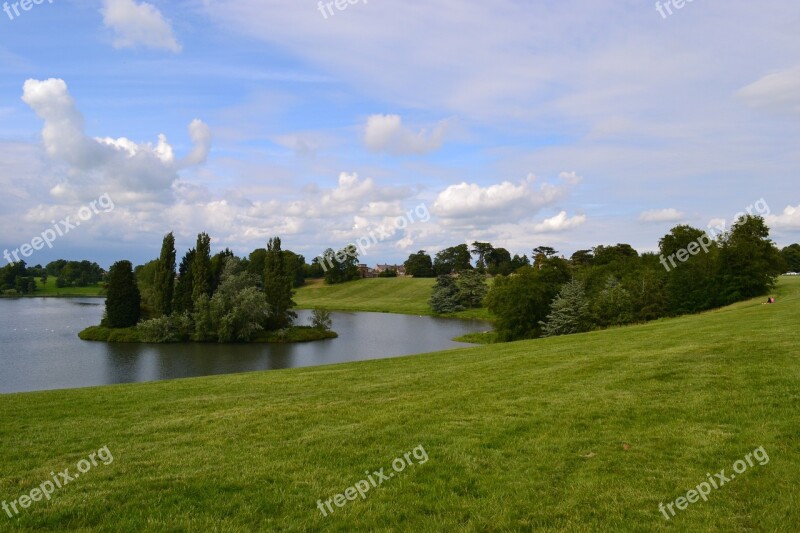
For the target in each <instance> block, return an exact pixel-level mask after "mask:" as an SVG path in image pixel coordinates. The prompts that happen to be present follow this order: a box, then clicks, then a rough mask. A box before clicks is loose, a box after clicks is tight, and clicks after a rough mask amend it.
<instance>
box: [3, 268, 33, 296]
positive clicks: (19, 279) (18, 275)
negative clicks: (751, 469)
mask: <svg viewBox="0 0 800 533" xmlns="http://www.w3.org/2000/svg"><path fill="white" fill-rule="evenodd" d="M30 270H31V269H29V268H27V267H26V266H25V261H19V262H17V263H8V264H7V265H5V266H3V267H2V268H0V292H2V293H3V294H5V295H7V296H17V295H20V294H31V293H33V292H34V291H35V290H36V278H35V277H34V276H33V274H32V273H31V272H30Z"/></svg>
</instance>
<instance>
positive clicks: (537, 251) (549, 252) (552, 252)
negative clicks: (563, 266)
mask: <svg viewBox="0 0 800 533" xmlns="http://www.w3.org/2000/svg"><path fill="white" fill-rule="evenodd" d="M532 255H533V257H536V256H538V255H543V256H545V257H546V258H548V259H549V258H551V257H555V256H556V255H558V250H556V249H555V248H551V247H549V246H537V247H536V248H534V249H533V254H532Z"/></svg>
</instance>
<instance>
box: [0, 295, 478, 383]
mask: <svg viewBox="0 0 800 533" xmlns="http://www.w3.org/2000/svg"><path fill="white" fill-rule="evenodd" d="M103 308H104V301H103V300H102V299H93V298H85V299H84V298H68V299H67V298H61V299H56V298H22V299H0V393H9V392H25V391H36V390H47V389H64V388H75V387H88V386H94V385H112V384H115V383H135V382H142V381H157V380H163V379H174V378H185V377H194V376H208V375H214V374H232V373H236V372H250V371H255V370H271V369H278V368H294V367H302V366H316V365H327V364H332V363H342V362H347V361H362V360H366V359H383V358H387V357H396V356H400V355H408V354H415V353H424V352H431V351H436V350H444V349H447V348H454V347H459V346H468V345H467V344H463V343H457V342H453V341H452V340H450V339H452V338H453V337H457V336H459V335H463V334H465V333H472V332H477V331H486V330H488V329H490V326H489V325H488V324H487V323H485V322H481V321H477V320H475V321H465V320H447V319H439V318H432V317H419V316H407V315H391V314H382V313H332V317H333V329H334V331H336V332H337V333H338V334H339V338H338V339H330V340H325V341H319V342H311V343H301V344H288V345H277V344H247V345H217V344H180V345H169V344H161V345H158V344H157V345H146V344H106V343H98V342H86V341H82V340H80V339H79V338H78V336H77V334H78V332H79V331H80V330H82V329H84V328H85V327H87V326H91V325H95V324H99V323H100V318H101V317H102V314H103ZM298 314H299V315H300V316H299V318H298V320H297V322H296V323H297V324H298V325H303V324H308V322H309V320H308V317H309V316H310V312H309V311H299V312H298Z"/></svg>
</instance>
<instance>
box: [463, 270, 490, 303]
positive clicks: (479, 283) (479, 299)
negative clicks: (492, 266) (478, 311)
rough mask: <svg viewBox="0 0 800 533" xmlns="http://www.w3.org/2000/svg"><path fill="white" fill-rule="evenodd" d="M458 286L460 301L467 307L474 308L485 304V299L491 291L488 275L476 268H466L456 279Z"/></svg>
mask: <svg viewBox="0 0 800 533" xmlns="http://www.w3.org/2000/svg"><path fill="white" fill-rule="evenodd" d="M456 287H458V294H457V299H458V303H459V304H460V305H461V306H462V307H464V308H466V309H474V308H477V307H481V306H482V305H483V299H484V298H486V293H488V292H489V287H488V285H486V276H484V275H483V274H481V273H480V272H478V271H476V270H465V271H463V272H461V274H459V276H458V278H457V279H456Z"/></svg>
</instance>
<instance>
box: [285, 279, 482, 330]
mask: <svg viewBox="0 0 800 533" xmlns="http://www.w3.org/2000/svg"><path fill="white" fill-rule="evenodd" d="M435 282H436V280H435V279H430V278H427V279H425V278H420V279H417V278H406V277H398V278H372V279H359V280H355V281H350V282H347V283H339V284H336V285H326V284H325V283H324V282H323V280H307V281H306V285H305V286H303V287H300V288H299V289H297V292H296V293H295V296H294V301H295V302H296V303H297V306H298V308H300V309H313V308H314V307H320V308H323V309H328V310H331V311H371V312H376V313H402V314H408V315H432V314H433V311H432V310H431V308H430V306H428V300H429V299H430V297H431V292H432V291H433V285H434V284H435ZM490 282H491V281H490ZM448 316H452V317H458V318H477V319H482V320H491V319H492V315H491V313H489V311H488V310H487V309H486V308H480V309H468V310H466V311H462V312H459V313H454V314H452V315H448Z"/></svg>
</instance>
